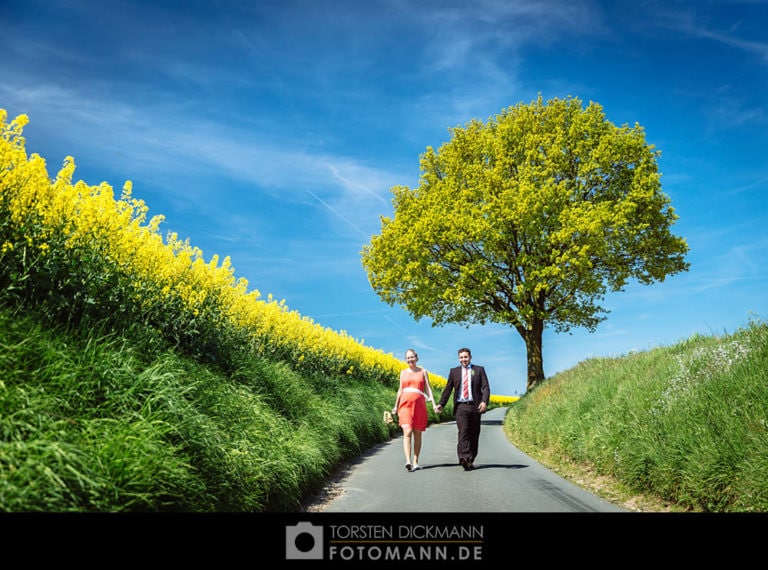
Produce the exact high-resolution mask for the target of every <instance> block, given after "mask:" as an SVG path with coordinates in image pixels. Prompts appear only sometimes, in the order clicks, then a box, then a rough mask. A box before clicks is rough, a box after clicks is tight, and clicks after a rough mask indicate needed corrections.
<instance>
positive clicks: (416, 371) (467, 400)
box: [392, 348, 491, 471]
mask: <svg viewBox="0 0 768 570" xmlns="http://www.w3.org/2000/svg"><path fill="white" fill-rule="evenodd" d="M418 361H419V356H418V354H416V351H415V350H413V349H412V348H409V349H408V350H406V351H405V362H406V363H407V364H408V368H406V369H405V370H402V371H401V372H400V387H399V389H398V390H397V399H396V401H395V407H394V408H393V409H392V413H393V414H397V416H398V424H399V425H400V427H401V428H403V451H404V452H405V468H406V469H407V470H408V471H416V470H418V469H421V467H420V466H419V454H420V453H421V443H422V437H421V436H422V433H423V432H424V430H426V429H427V419H428V418H427V405H426V403H427V402H432V408H433V409H434V411H435V413H436V414H440V413H441V412H442V411H443V407H444V406H445V405H446V404H447V403H448V399H449V398H450V397H451V392H453V413H454V416H455V417H456V427H457V428H458V443H457V445H456V454H457V456H458V458H459V464H460V465H461V466H462V467H463V468H464V470H465V471H471V470H472V469H474V468H475V457H477V451H478V442H479V440H480V418H481V414H484V413H485V410H486V409H487V408H488V402H489V400H490V397H491V388H490V385H489V383H488V376H487V375H486V373H485V368H483V367H482V366H477V365H474V364H472V352H471V351H470V350H469V349H468V348H460V349H459V366H457V367H455V368H451V370H450V372H449V373H448V381H447V383H446V385H445V389H444V390H443V394H442V395H441V396H440V401H439V402H438V403H437V404H435V398H434V396H433V394H432V386H431V385H430V383H429V375H428V374H427V371H426V370H425V369H424V368H422V367H420V366H418V365H417V364H416V363H417V362H418ZM411 458H413V459H411Z"/></svg>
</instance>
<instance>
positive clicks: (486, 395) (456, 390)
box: [439, 364, 491, 407]
mask: <svg viewBox="0 0 768 570" xmlns="http://www.w3.org/2000/svg"><path fill="white" fill-rule="evenodd" d="M470 372H472V375H471V376H470V379H469V385H470V389H471V391H472V403H473V404H474V405H475V407H477V406H479V405H480V402H485V405H486V406H487V405H488V402H489V400H490V399H491V386H490V384H489V383H488V376H487V375H486V374H485V368H483V367H482V366H478V365H477V364H473V365H472V367H471V368H470ZM451 391H453V405H454V407H455V406H456V400H457V399H458V397H459V396H460V395H461V366H457V367H456V368H451V370H450V372H449V373H448V381H447V382H446V384H445V389H444V390H443V394H442V396H440V402H439V405H440V406H445V405H446V404H447V403H448V398H450V397H451Z"/></svg>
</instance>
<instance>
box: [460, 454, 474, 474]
mask: <svg viewBox="0 0 768 570" xmlns="http://www.w3.org/2000/svg"><path fill="white" fill-rule="evenodd" d="M459 463H460V464H461V466H462V467H463V468H464V471H471V470H472V466H471V465H470V463H469V461H467V460H466V459H464V458H463V457H462V458H461V459H459Z"/></svg>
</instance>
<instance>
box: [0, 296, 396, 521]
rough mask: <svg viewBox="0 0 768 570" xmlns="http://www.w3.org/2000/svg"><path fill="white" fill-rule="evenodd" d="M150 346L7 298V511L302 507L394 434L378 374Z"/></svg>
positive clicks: (2, 424) (3, 317)
mask: <svg viewBox="0 0 768 570" xmlns="http://www.w3.org/2000/svg"><path fill="white" fill-rule="evenodd" d="M151 345H152V343H151V342H149V343H142V342H140V341H139V340H138V339H136V337H134V338H133V339H131V340H127V339H125V338H120V337H116V336H113V335H109V334H106V335H101V336H100V335H92V334H88V335H77V334H72V333H69V332H67V331H65V330H63V329H62V328H58V329H57V328H50V327H43V326H40V325H39V324H38V322H37V321H36V320H35V319H33V318H32V317H29V316H19V315H13V314H11V313H10V312H9V311H7V310H5V309H3V310H0V346H1V347H2V350H0V370H2V373H3V374H2V381H0V511H5V512H18V511H49V512H50V511H54V512H73V511H74V512H76V511H85V512H95V511H100V512H124V511H251V512H259V511H270V510H278V511H283V510H285V511H292V510H296V509H297V508H298V507H299V505H300V501H301V499H302V497H304V496H305V495H307V493H309V492H311V491H312V490H314V489H316V488H317V487H318V485H319V484H320V483H321V482H322V481H323V479H324V477H325V476H326V475H328V473H329V472H330V471H331V470H332V469H333V468H334V467H335V466H336V464H337V463H338V462H339V461H340V460H342V459H343V458H345V457H350V456H352V455H355V454H357V453H359V452H360V451H361V450H363V449H366V448H368V447H370V446H372V445H374V444H375V443H377V442H380V441H383V440H385V439H387V438H389V437H391V435H392V433H391V432H390V430H391V429H393V428H391V427H388V426H386V425H385V424H384V423H383V422H382V421H381V416H380V413H379V412H380V410H382V409H387V408H388V407H389V406H391V403H392V401H393V391H392V389H391V388H388V387H385V386H382V385H380V384H378V383H371V382H359V381H358V382H356V381H354V380H350V379H343V381H339V379H333V378H329V377H327V376H323V375H317V376H315V377H311V378H308V377H303V376H299V375H298V374H297V373H296V372H295V371H293V370H291V368H290V367H288V366H286V365H285V364H283V363H279V362H274V363H272V362H267V361H265V360H263V359H262V360H253V361H251V362H249V363H246V364H244V365H243V367H241V368H240V369H238V371H237V372H236V373H235V374H233V375H232V376H227V375H225V374H223V373H222V372H221V371H217V370H216V369H215V368H212V367H210V366H204V365H200V364H199V363H196V362H195V361H194V360H192V359H190V358H189V357H181V356H179V355H178V354H175V353H174V352H173V351H168V350H162V349H158V347H155V348H154V349H152V348H151ZM148 346H149V350H148ZM372 410H373V411H372Z"/></svg>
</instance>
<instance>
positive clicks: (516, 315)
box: [362, 96, 688, 390]
mask: <svg viewBox="0 0 768 570" xmlns="http://www.w3.org/2000/svg"><path fill="white" fill-rule="evenodd" d="M450 132H451V135H452V136H451V139H450V141H449V142H446V143H445V144H443V145H442V146H441V147H440V148H439V150H438V151H435V150H434V149H433V148H432V147H427V150H426V152H425V153H424V154H423V155H422V156H421V162H420V165H421V179H420V181H419V186H418V188H414V189H412V188H409V187H407V186H395V187H393V188H392V189H391V192H392V193H393V196H394V197H393V200H392V203H393V205H394V217H393V218H389V217H382V218H381V226H382V227H381V233H380V234H378V235H374V236H372V238H371V242H370V244H367V245H365V246H364V248H363V250H362V262H363V266H364V268H365V269H366V271H367V273H368V278H369V280H370V283H371V286H372V287H373V289H374V290H375V291H376V293H377V294H378V295H379V296H380V297H381V298H382V299H383V300H384V301H386V302H387V303H388V304H390V305H394V304H399V305H401V306H403V307H404V308H406V309H407V310H408V311H409V312H410V313H411V314H412V315H413V317H414V318H416V319H417V320H419V319H421V318H423V317H427V318H429V319H431V320H432V325H433V326H439V325H443V324H446V323H460V324H464V325H467V326H468V325H469V324H472V323H479V324H485V323H486V322H495V323H502V324H507V325H511V326H513V327H515V329H516V330H517V331H518V332H519V333H520V336H521V337H522V338H523V340H524V341H525V347H526V351H527V361H528V362H527V364H528V380H527V390H530V389H531V388H533V387H534V386H535V385H537V384H538V383H539V382H541V381H543V380H544V378H545V376H544V363H543V358H542V335H543V332H544V329H545V327H552V328H554V330H555V331H557V332H566V331H568V330H570V329H571V327H574V326H579V327H585V328H587V329H588V330H590V331H594V330H595V328H596V327H597V325H598V323H600V322H601V321H603V320H605V318H606V314H607V311H606V309H604V308H603V307H602V306H600V303H601V302H602V300H603V299H604V296H605V294H606V292H607V291H608V290H610V291H622V290H623V289H624V287H625V286H626V284H627V282H628V280H630V279H633V278H634V279H636V280H637V281H638V282H640V283H643V284H651V283H653V282H655V281H663V280H664V278H665V277H666V276H667V275H671V274H674V273H677V272H680V271H686V270H687V269H688V263H686V261H685V259H684V257H685V254H686V253H687V251H688V246H687V244H686V242H685V240H684V239H682V238H679V237H676V236H674V235H672V233H671V226H672V225H673V224H674V223H675V220H676V219H677V215H676V214H675V213H674V209H673V208H672V207H671V205H670V199H669V197H668V196H667V195H665V194H664V193H663V192H662V190H661V183H660V174H659V172H658V166H657V162H656V161H657V158H658V156H659V151H657V150H655V148H654V147H653V146H652V145H649V144H647V143H646V141H645V134H644V130H643V128H641V127H640V126H639V125H637V124H635V126H634V127H631V128H630V127H629V126H627V125H624V126H621V127H617V126H615V125H614V124H612V123H611V122H609V121H608V120H607V119H606V117H605V115H604V112H603V109H602V107H601V106H600V105H598V104H597V103H590V104H589V105H588V106H586V107H583V106H582V103H581V101H580V100H579V99H577V98H573V97H568V98H566V99H553V100H550V101H547V102H546V103H544V102H543V101H542V98H541V96H539V98H538V100H535V101H532V102H531V103H530V104H527V105H526V104H523V103H520V104H518V105H515V106H512V107H509V108H507V109H505V110H503V111H502V112H501V114H499V115H497V116H496V117H495V118H490V119H489V120H488V121H487V122H486V123H483V122H481V121H478V120H472V121H470V122H469V123H468V124H467V125H466V126H464V127H456V128H453V129H451V130H450Z"/></svg>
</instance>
